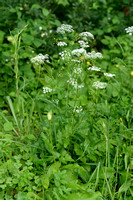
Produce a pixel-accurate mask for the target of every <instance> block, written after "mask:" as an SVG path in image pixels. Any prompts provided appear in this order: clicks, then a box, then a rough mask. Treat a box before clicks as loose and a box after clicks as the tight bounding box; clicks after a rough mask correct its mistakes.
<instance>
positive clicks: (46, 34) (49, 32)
mask: <svg viewBox="0 0 133 200" xmlns="http://www.w3.org/2000/svg"><path fill="white" fill-rule="evenodd" d="M52 32H53V30H49V31H48V32H44V33H42V34H41V37H44V36H48V35H49V34H51V33H52Z"/></svg>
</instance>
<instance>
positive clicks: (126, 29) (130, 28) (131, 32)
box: [125, 26, 133, 35]
mask: <svg viewBox="0 0 133 200" xmlns="http://www.w3.org/2000/svg"><path fill="white" fill-rule="evenodd" d="M125 31H126V33H129V35H132V34H133V26H130V27H128V28H125Z"/></svg>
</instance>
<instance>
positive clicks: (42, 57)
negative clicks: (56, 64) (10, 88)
mask: <svg viewBox="0 0 133 200" xmlns="http://www.w3.org/2000/svg"><path fill="white" fill-rule="evenodd" d="M45 61H46V62H49V55H48V54H45V55H43V54H41V53H40V54H39V55H37V56H36V57H34V58H31V62H32V63H33V64H35V65H41V64H43V63H44V62H45Z"/></svg>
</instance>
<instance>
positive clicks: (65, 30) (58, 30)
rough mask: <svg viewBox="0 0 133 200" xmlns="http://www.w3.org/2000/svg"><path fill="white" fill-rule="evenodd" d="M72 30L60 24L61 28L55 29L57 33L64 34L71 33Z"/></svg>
mask: <svg viewBox="0 0 133 200" xmlns="http://www.w3.org/2000/svg"><path fill="white" fill-rule="evenodd" d="M73 31H74V30H73V28H72V26H71V25H68V24H62V25H61V27H58V28H57V31H56V32H57V33H61V34H65V33H66V32H68V33H72V32H73Z"/></svg>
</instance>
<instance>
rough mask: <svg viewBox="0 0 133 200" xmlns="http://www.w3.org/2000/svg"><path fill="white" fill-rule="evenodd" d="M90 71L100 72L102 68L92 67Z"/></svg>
mask: <svg viewBox="0 0 133 200" xmlns="http://www.w3.org/2000/svg"><path fill="white" fill-rule="evenodd" d="M88 70H92V71H100V70H101V68H99V67H95V66H92V67H89V68H88Z"/></svg>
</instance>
